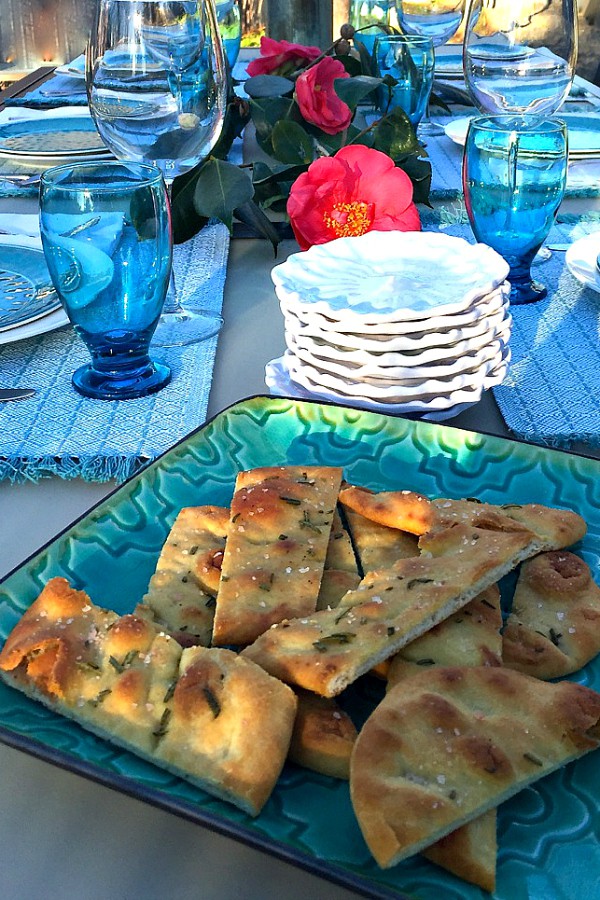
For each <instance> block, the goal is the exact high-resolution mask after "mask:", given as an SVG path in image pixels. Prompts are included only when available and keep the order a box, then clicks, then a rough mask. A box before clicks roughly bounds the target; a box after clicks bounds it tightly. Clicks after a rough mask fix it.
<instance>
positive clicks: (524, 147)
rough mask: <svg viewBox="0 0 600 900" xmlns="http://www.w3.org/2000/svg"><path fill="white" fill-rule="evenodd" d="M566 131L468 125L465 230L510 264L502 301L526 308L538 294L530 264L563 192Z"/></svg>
mask: <svg viewBox="0 0 600 900" xmlns="http://www.w3.org/2000/svg"><path fill="white" fill-rule="evenodd" d="M566 179H567V127H566V125H565V124H564V122H561V121H560V120H559V119H552V118H541V117H539V116H531V115H529V116H514V115H503V116H479V117H477V118H474V119H472V120H471V123H470V125H469V130H468V133H467V140H466V144H465V149H464V155H463V191H464V195H465V203H466V207H467V213H468V215H469V221H470V223H471V228H472V229H473V233H474V235H475V237H476V238H477V240H478V241H481V242H482V243H484V244H488V245H489V246H490V247H493V249H494V250H496V251H497V252H498V253H500V254H501V256H503V257H504V258H505V259H506V261H507V262H508V264H509V265H510V274H509V276H508V277H509V280H510V283H511V291H510V302H511V303H513V304H520V303H531V302H533V301H535V300H541V299H542V298H543V297H545V296H546V293H547V292H546V288H545V287H543V285H541V284H538V283H536V282H534V281H532V279H531V272H530V268H531V263H532V260H533V258H534V256H535V255H536V253H537V251H538V250H539V248H540V247H541V245H542V243H543V241H544V240H545V238H546V237H547V235H548V232H549V230H550V227H551V225H552V223H553V221H554V218H555V216H556V213H557V210H558V207H559V206H560V203H561V200H562V198H563V196H564V192H565V184H566Z"/></svg>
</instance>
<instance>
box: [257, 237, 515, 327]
mask: <svg viewBox="0 0 600 900" xmlns="http://www.w3.org/2000/svg"><path fill="white" fill-rule="evenodd" d="M508 271H509V267H508V263H507V262H506V261H505V260H504V259H503V258H502V257H501V256H500V255H499V254H498V253H496V251H495V250H492V249H491V247H487V246H486V245H485V244H469V243H468V241H465V240H464V239H463V238H458V237H452V236H451V235H447V234H440V233H438V232H433V231H407V232H400V231H369V232H367V233H366V234H363V235H361V236H360V237H352V238H339V239H338V240H335V241H330V242H329V243H326V244H317V245H315V246H313V247H311V248H310V249H309V250H306V251H304V252H301V253H294V254H292V255H291V256H290V257H288V259H287V260H286V261H285V262H283V263H281V264H280V265H278V266H276V267H275V268H274V269H273V270H272V272H271V277H272V279H273V283H274V284H275V290H276V292H277V296H278V297H279V299H280V301H281V300H282V299H283V301H284V302H286V303H288V304H289V303H292V304H298V305H300V306H302V307H307V308H310V309H314V310H316V311H317V312H320V313H322V314H323V315H326V316H329V317H330V318H331V319H340V318H343V320H344V322H345V324H346V326H347V327H350V325H351V323H352V322H355V323H356V326H357V327H354V328H353V329H352V330H354V331H361V330H362V326H363V323H364V321H365V318H367V319H372V318H374V317H375V318H376V319H377V320H378V321H380V322H384V321H389V322H399V321H408V320H414V319H424V318H426V317H427V316H428V315H430V314H433V315H440V314H444V315H446V314H452V313H456V312H461V311H464V310H467V309H469V307H471V306H472V305H473V304H474V303H475V302H476V301H477V300H479V299H480V298H482V297H485V295H486V294H489V293H491V292H492V291H493V290H495V289H496V288H497V287H498V286H499V285H500V284H502V282H503V281H505V280H506V278H507V276H508Z"/></svg>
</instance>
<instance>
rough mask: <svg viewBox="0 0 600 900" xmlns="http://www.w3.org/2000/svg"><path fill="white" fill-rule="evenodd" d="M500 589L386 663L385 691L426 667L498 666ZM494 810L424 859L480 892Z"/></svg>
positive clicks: (486, 880) (485, 883) (492, 845)
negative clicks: (386, 682)
mask: <svg viewBox="0 0 600 900" xmlns="http://www.w3.org/2000/svg"><path fill="white" fill-rule="evenodd" d="M501 626H502V610H501V608H500V591H499V590H498V587H497V586H496V585H492V586H491V587H489V588H487V589H486V590H485V591H482V593H481V594H479V596H478V597H476V598H475V599H474V600H471V602H470V603H467V605H466V606H464V607H463V608H462V609H461V610H459V612H458V613H456V614H455V615H452V616H450V617H449V618H448V619H446V620H445V621H444V622H440V624H439V625H436V626H435V628H432V629H431V631H427V632H426V633H425V634H424V635H423V636H422V637H420V638H417V640H416V641H413V642H412V643H410V644H408V645H407V646H406V647H404V649H403V650H401V651H400V653H398V654H396V656H394V657H393V658H392V660H391V661H390V666H389V671H388V690H391V689H392V688H393V687H394V686H395V685H396V684H399V683H401V682H403V681H404V680H405V679H406V678H410V677H411V676H413V675H415V674H417V673H418V672H421V671H423V670H424V669H426V668H429V667H430V666H501V665H502V638H501V636H500V628H501ZM497 850H498V844H497V839H496V810H494V809H490V810H488V811H487V812H485V813H483V815H481V816H478V817H477V818H476V819H473V821H472V822H467V824H466V825H462V826H461V827H460V828H457V829H456V831H453V832H451V833H450V834H448V835H446V837H444V838H442V840H441V841H437V842H436V843H435V844H432V845H431V846H430V847H426V848H425V849H424V850H423V851H422V853H423V855H424V856H426V857H427V859H429V860H431V861H432V862H434V863H436V864H437V865H439V866H442V868H444V869H447V870H448V871H449V872H452V873H453V874H454V875H457V876H458V877H459V878H462V879H463V880H464V881H469V882H471V883H472V884H477V885H478V886H479V887H481V888H483V890H485V891H493V890H494V889H495V885H496V857H497Z"/></svg>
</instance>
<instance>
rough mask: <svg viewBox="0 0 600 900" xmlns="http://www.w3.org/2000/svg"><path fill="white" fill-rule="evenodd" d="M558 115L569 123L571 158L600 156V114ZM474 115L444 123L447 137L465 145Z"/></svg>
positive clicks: (594, 157)
mask: <svg viewBox="0 0 600 900" xmlns="http://www.w3.org/2000/svg"><path fill="white" fill-rule="evenodd" d="M556 117H557V118H559V119H562V120H563V122H566V123H567V128H568V132H569V159H574V160H576V159H598V158H600V115H598V114H596V113H587V114H585V113H566V114H564V115H563V114H562V113H560V112H559V113H557V114H556ZM471 119H472V116H460V117H459V118H458V119H451V120H450V121H449V122H448V123H446V125H444V131H445V132H446V135H447V137H449V138H450V140H451V141H454V143H455V144H458V145H459V146H460V147H464V145H465V141H466V139H467V130H468V128H469V122H470V121H471Z"/></svg>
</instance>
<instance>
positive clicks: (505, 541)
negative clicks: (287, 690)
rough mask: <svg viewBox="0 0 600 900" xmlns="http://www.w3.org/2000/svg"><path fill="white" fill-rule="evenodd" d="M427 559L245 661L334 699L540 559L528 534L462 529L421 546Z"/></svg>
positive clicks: (264, 642)
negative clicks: (516, 569)
mask: <svg viewBox="0 0 600 900" xmlns="http://www.w3.org/2000/svg"><path fill="white" fill-rule="evenodd" d="M421 549H422V553H423V555H422V556H421V557H419V558H413V559H401V560H399V561H398V562H397V563H396V564H395V565H394V566H392V567H391V568H390V569H386V570H383V571H381V572H371V573H369V575H368V576H367V577H366V578H365V579H364V580H363V581H362V582H361V584H360V585H359V587H358V588H357V589H356V590H355V591H350V592H349V593H348V594H346V596H345V597H344V598H343V600H342V601H341V603H340V605H339V607H338V608H337V609H335V610H321V611H319V612H315V613H314V614H313V615H310V616H306V617H304V618H297V619H292V620H287V621H284V622H282V623H280V624H279V625H276V626H274V627H273V628H270V629H269V630H268V631H267V632H265V633H264V634H262V635H261V636H260V637H259V638H257V640H256V641H255V642H254V643H253V644H251V645H250V646H249V647H247V648H246V649H245V650H244V651H243V653H244V655H245V656H247V658H248V659H252V660H254V662H257V663H258V664H259V665H260V666H262V667H263V668H264V669H265V670H266V671H267V672H270V673H271V675H274V676H275V677H276V678H280V679H281V680H282V681H285V682H287V683H290V684H295V685H298V686H299V687H303V688H306V689H308V690H312V691H314V692H315V693H316V694H320V695H322V696H325V697H334V696H336V695H337V694H340V693H341V692H342V691H343V690H344V688H346V687H347V686H348V685H349V684H351V683H352V682H354V681H356V679H357V678H358V677H359V676H360V675H363V674H364V673H365V672H368V671H369V669H371V668H372V667H373V666H375V665H377V664H378V663H380V662H381V661H382V660H384V659H388V657H390V656H391V655H392V654H394V653H397V652H398V650H401V649H402V648H403V647H405V646H406V645H407V644H409V643H410V642H411V641H414V640H416V638H418V637H420V636H421V635H422V634H424V632H426V631H428V630H429V629H430V628H432V627H433V626H434V625H437V624H438V623H439V622H441V621H443V620H444V619H447V618H448V616H450V615H452V614H453V613H455V612H457V610H459V609H462V607H463V606H465V605H466V604H467V603H468V602H469V601H470V600H472V599H473V598H474V597H476V596H477V595H478V594H479V593H481V591H482V590H484V589H485V588H487V587H489V586H490V585H491V584H494V583H495V582H496V581H498V579H499V578H500V577H501V576H502V575H504V574H506V572H509V571H510V570H511V569H513V568H514V567H515V566H516V565H517V564H518V563H519V562H520V561H521V560H522V559H526V558H527V557H529V556H532V555H534V554H536V553H538V552H539V542H538V541H537V540H536V539H535V538H534V537H533V535H531V533H530V532H529V531H527V530H526V529H525V528H521V527H517V528H516V529H515V531H496V530H494V529H492V530H489V531H488V530H486V529H484V528H473V527H472V526H470V525H458V524H454V525H452V526H451V527H449V528H447V529H446V530H445V531H436V532H435V533H431V534H430V535H427V536H425V537H423V538H422V539H421Z"/></svg>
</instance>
